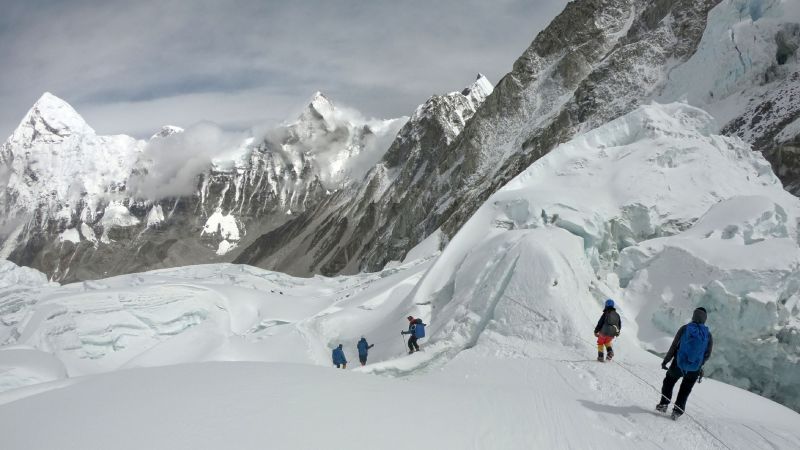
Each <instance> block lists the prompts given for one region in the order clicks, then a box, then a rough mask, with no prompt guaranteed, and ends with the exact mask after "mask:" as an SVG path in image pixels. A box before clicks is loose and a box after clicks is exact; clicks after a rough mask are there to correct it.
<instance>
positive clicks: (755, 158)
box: [415, 103, 800, 409]
mask: <svg viewBox="0 0 800 450" xmlns="http://www.w3.org/2000/svg"><path fill="white" fill-rule="evenodd" d="M714 123H715V122H714V119H713V118H712V117H711V116H710V115H709V114H707V113H705V112H704V111H702V110H700V109H697V108H694V107H692V106H689V105H686V104H682V103H673V104H667V105H657V104H653V105H650V106H645V107H641V108H639V109H637V110H636V111H634V112H632V113H630V114H628V115H626V116H624V117H622V118H620V119H617V120H614V121H612V122H610V123H608V124H606V125H604V126H601V127H599V128H597V129H595V130H593V131H591V132H588V133H586V134H584V135H581V136H579V137H577V138H576V139H574V140H573V141H571V142H569V143H566V144H563V145H561V146H560V147H557V148H556V149H555V150H554V151H553V152H551V153H550V154H548V155H547V156H545V157H543V158H542V159H540V160H539V161H537V162H536V163H534V164H533V165H531V166H530V167H529V168H528V169H527V170H525V171H524V172H523V173H521V174H520V175H519V176H517V177H516V178H515V179H514V180H512V181H511V182H510V183H508V184H507V185H506V186H505V187H503V188H502V189H501V190H500V191H498V192H497V193H496V194H494V195H493V196H492V197H491V198H490V199H489V200H488V201H487V202H486V203H485V204H484V206H483V207H482V208H481V209H479V210H478V212H477V213H476V214H475V216H473V218H472V219H470V221H469V222H467V224H466V225H465V226H464V227H463V228H462V229H461V230H460V231H459V233H458V234H457V235H456V236H455V237H454V239H453V240H452V241H451V242H450V244H449V246H448V247H447V248H446V249H445V250H444V252H443V254H442V256H441V257H440V258H439V259H438V260H437V261H436V262H435V263H434V265H433V267H432V268H431V270H430V271H429V272H428V273H427V274H426V276H425V278H423V280H422V281H421V283H420V285H419V286H418V290H417V292H416V294H415V295H416V297H415V301H416V303H426V302H429V301H430V302H434V304H437V305H439V308H435V309H434V310H433V312H432V316H433V319H434V320H435V321H436V322H438V323H439V324H440V325H439V327H437V329H438V330H439V333H440V334H438V335H436V338H435V340H436V339H438V341H439V347H441V348H442V350H443V353H448V352H452V350H453V346H457V350H460V349H463V348H467V347H469V346H472V345H474V343H475V341H476V339H477V334H478V333H480V332H481V331H482V330H483V329H484V328H488V329H489V330H490V331H494V332H496V333H499V334H501V335H506V336H516V337H532V336H540V335H542V334H544V335H547V336H551V337H552V336H558V339H559V340H561V341H564V342H567V343H570V344H574V345H585V342H582V340H581V339H577V338H576V337H575V336H576V335H580V333H582V332H583V333H587V332H588V331H590V330H591V328H592V325H591V320H592V317H593V316H594V315H595V311H596V309H597V308H598V307H599V301H600V300H601V299H603V298H604V297H605V296H611V297H614V298H618V299H619V303H620V304H621V305H622V310H623V312H624V313H623V314H624V316H625V317H626V318H628V320H630V321H633V322H635V324H636V326H637V327H638V330H637V331H635V332H633V333H632V332H631V331H626V332H625V334H627V335H630V334H634V335H635V337H636V339H635V341H636V342H637V344H634V345H642V346H643V348H645V349H647V350H650V351H652V352H654V353H662V354H663V352H666V349H667V348H668V346H669V339H671V337H672V335H673V334H674V332H675V331H676V330H677V328H678V327H679V326H680V325H682V324H684V323H686V322H687V321H688V320H689V318H690V316H691V312H692V310H693V309H694V308H696V307H698V306H704V307H706V309H708V311H709V323H710V326H711V328H712V331H713V332H714V336H715V353H714V358H712V360H711V361H710V362H709V364H708V367H707V373H708V374H709V375H711V376H713V377H715V378H717V379H720V380H723V381H726V382H729V383H732V384H734V385H738V386H741V387H743V388H746V389H750V390H752V391H754V392H758V393H761V394H763V395H765V396H768V397H770V398H773V399H776V400H778V401H780V402H782V403H784V404H787V405H790V406H792V407H793V408H795V409H800V391H799V390H798V389H800V379H798V378H797V376H796V364H797V361H798V358H799V357H800V345H798V339H799V338H800V334H799V333H800V304H798V298H800V282H799V281H800V247H798V240H799V239H800V236H799V235H798V221H800V201H799V200H798V199H797V198H796V197H794V196H792V195H790V194H789V193H787V192H786V191H784V190H783V188H782V186H781V183H780V181H779V180H778V179H777V178H776V177H775V175H774V174H773V173H772V171H771V169H770V167H769V164H768V163H767V162H766V161H765V160H764V159H763V157H762V156H761V155H760V154H758V153H755V152H752V151H751V150H750V148H749V146H748V145H746V144H745V143H744V142H743V141H741V140H739V139H738V138H728V137H722V136H718V135H715V134H713V130H714ZM554 255H558V256H554ZM521 266H523V267H521ZM524 266H533V267H536V269H535V270H530V269H529V268H527V269H526V268H524ZM579 298H580V299H581V302H582V303H580V304H581V305H583V307H582V308H581V309H576V308H575V304H574V303H568V304H565V299H570V300H571V302H575V301H577V300H576V299H579ZM519 303H522V305H520V304H519ZM525 307H527V308H533V309H535V310H537V311H538V313H540V316H539V315H537V314H532V313H531V312H530V311H527V310H525ZM581 316H582V317H581ZM487 317H488V318H490V319H487ZM531 324H535V325H531ZM453 336H460V339H454V338H453ZM631 343H633V341H631ZM444 350H447V351H444ZM427 355H432V353H429V354H427Z"/></svg>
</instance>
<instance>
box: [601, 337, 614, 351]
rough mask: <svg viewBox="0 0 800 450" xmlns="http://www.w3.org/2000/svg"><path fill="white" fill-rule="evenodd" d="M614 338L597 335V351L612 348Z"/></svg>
mask: <svg viewBox="0 0 800 450" xmlns="http://www.w3.org/2000/svg"><path fill="white" fill-rule="evenodd" d="M613 340H614V336H605V335H602V334H601V335H599V336H597V351H598V352H600V353H603V349H604V348H606V349H609V350H611V341H613Z"/></svg>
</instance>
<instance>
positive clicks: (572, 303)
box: [0, 103, 800, 448]
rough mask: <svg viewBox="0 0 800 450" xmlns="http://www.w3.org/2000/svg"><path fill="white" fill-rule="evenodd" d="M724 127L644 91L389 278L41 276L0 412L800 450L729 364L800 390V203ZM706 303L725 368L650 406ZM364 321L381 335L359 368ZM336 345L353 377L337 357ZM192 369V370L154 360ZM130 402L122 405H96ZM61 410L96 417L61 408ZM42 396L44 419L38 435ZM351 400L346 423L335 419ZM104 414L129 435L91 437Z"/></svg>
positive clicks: (169, 427)
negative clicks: (605, 324) (416, 326)
mask: <svg viewBox="0 0 800 450" xmlns="http://www.w3.org/2000/svg"><path fill="white" fill-rule="evenodd" d="M714 130H715V127H714V125H713V119H712V117H711V116H710V115H708V114H707V113H705V112H704V111H702V110H700V109H697V108H695V107H693V106H690V105H687V104H683V103H672V104H666V105H659V104H653V105H649V106H645V107H641V108H639V109H637V110H635V111H634V112H632V113H630V114H628V115H625V116H623V117H621V118H619V119H617V120H614V121H612V122H610V123H608V124H606V125H604V126H601V127H599V128H597V129H595V130H593V131H590V132H588V133H585V134H583V135H581V136H579V137H577V138H575V139H573V140H572V141H570V142H568V143H565V144H562V145H561V146H559V147H557V148H556V149H555V150H554V151H553V152H551V153H550V154H548V155H547V156H545V157H543V158H541V159H540V160H538V161H537V162H536V163H534V164H533V165H531V166H530V167H529V168H528V169H527V170H525V171H524V172H523V173H521V174H520V175H519V176H517V177H516V178H514V179H513V180H512V181H510V182H509V183H508V184H507V185H506V186H505V187H503V188H502V189H500V190H499V191H498V192H497V193H495V194H494V195H492V196H491V197H490V198H489V200H488V201H487V202H486V203H485V204H484V205H483V206H482V207H481V208H480V209H479V210H478V211H477V212H476V214H475V215H474V216H473V217H472V218H471V219H470V220H469V221H467V223H466V224H465V226H464V227H463V228H462V229H461V230H460V231H459V232H458V233H457V234H456V235H455V236H454V237H453V239H452V240H451V241H450V242H449V243H448V245H447V246H446V247H445V248H444V250H442V251H441V252H439V251H438V247H436V246H429V245H427V244H425V245H421V246H420V247H419V249H418V250H416V251H414V252H412V254H414V255H416V256H418V258H417V259H414V260H409V261H406V262H404V263H403V264H399V265H393V266H392V267H389V268H386V269H384V270H383V271H380V272H376V273H371V274H360V275H355V276H340V277H335V278H325V277H314V278H305V279H304V278H295V277H290V276H287V275H283V274H279V273H275V272H270V271H266V270H261V269H257V268H253V267H250V266H244V265H228V264H225V265H202V266H187V267H182V268H175V269H165V270H159V271H153V272H147V273H142V274H134V275H124V276H119V277H114V278H109V279H104V280H97V281H87V282H83V283H75V284H70V285H65V286H54V285H52V284H49V283H47V282H46V280H44V278H43V277H39V278H37V277H36V276H34V275H32V276H30V277H28V279H30V280H31V281H30V283H29V286H28V287H27V288H25V289H21V290H19V291H17V292H15V294H14V295H15V297H11V296H6V295H4V296H3V297H0V311H1V312H2V314H0V336H2V340H3V343H4V346H3V347H2V348H0V367H3V368H12V369H14V370H5V371H3V372H2V374H0V386H3V388H4V389H8V390H7V391H6V392H4V393H1V394H0V423H5V424H9V425H10V426H12V427H13V430H14V431H13V432H12V433H10V437H11V439H12V440H11V442H14V443H18V442H34V443H35V446H38V448H46V447H47V446H48V445H52V443H53V440H52V439H51V438H49V437H48V436H50V435H55V436H58V435H59V433H60V434H61V435H64V436H69V437H70V439H68V440H66V441H64V442H67V441H68V442H70V444H69V445H72V446H73V447H74V448H80V446H81V445H88V443H93V444H97V443H98V442H100V443H105V444H108V445H114V446H119V447H120V448H136V447H137V446H138V447H142V446H144V447H148V446H149V447H153V446H155V447H169V446H171V445H172V446H174V445H178V444H179V443H185V442H190V443H192V444H193V445H194V446H195V447H197V448H212V447H214V445H220V444H219V443H220V440H219V439H221V438H220V436H229V438H228V439H229V441H228V442H233V443H235V444H236V445H234V446H238V448H258V446H259V445H262V444H263V442H264V440H265V439H271V440H270V442H271V443H273V444H276V445H277V446H282V445H283V446H286V447H291V446H297V445H301V446H303V445H304V446H306V447H309V448H316V447H318V446H320V445H323V437H321V435H320V434H319V433H292V432H290V431H287V430H290V429H291V427H292V426H293V424H296V423H297V421H303V423H305V424H309V426H313V427H315V429H325V430H328V429H333V430H337V431H341V432H343V433H345V434H348V435H358V436H360V438H359V439H356V440H354V441H353V442H350V443H348V446H351V447H356V448H361V447H365V448H366V447H370V448H374V447H376V446H377V447H380V448H402V447H404V446H405V444H406V443H405V442H398V441H396V440H393V439H392V438H391V436H392V430H393V427H394V426H395V425H396V424H395V423H394V422H393V421H392V417H396V415H393V414H392V413H391V412H387V409H389V408H392V407H395V406H396V407H397V408H405V407H406V406H407V405H406V403H405V402H407V399H408V395H412V396H417V397H420V398H422V399H423V400H421V401H422V402H423V403H424V405H425V407H424V408H421V411H420V412H419V414H418V418H419V419H420V420H419V423H418V424H417V425H415V428H414V430H415V433H416V434H417V435H418V436H420V437H421V438H422V439H425V441H426V442H430V443H433V445H436V446H439V447H441V448H463V447H464V446H467V447H469V446H475V447H477V448H498V447H500V448H532V447H537V446H545V445H548V446H562V447H571V448H589V447H593V446H597V445H612V444H613V445H615V446H617V447H621V448H650V447H658V446H664V445H669V446H675V447H676V448H701V447H702V448H725V447H726V446H727V447H729V448H742V447H755V448H760V447H770V448H795V447H797V446H798V445H800V435H798V433H797V430H796V427H795V426H794V425H795V424H796V423H798V417H800V415H798V413H796V412H793V411H790V410H789V409H787V408H784V407H782V406H779V405H777V404H775V403H772V402H769V401H768V400H766V399H763V398H759V397H757V396H755V395H753V394H751V393H747V392H744V391H742V390H740V389H737V388H735V387H732V386H729V385H726V384H723V383H721V382H719V381H724V382H729V383H732V384H735V385H740V386H743V387H746V388H748V389H750V390H753V391H755V392H758V393H762V394H764V395H766V396H769V397H771V398H774V399H776V400H779V401H780V402H782V403H784V404H786V405H789V406H793V407H794V408H796V407H797V406H796V405H797V403H796V402H797V397H796V396H795V395H793V393H795V392H797V380H796V379H795V378H796V377H793V376H792V373H791V368H792V367H793V366H792V365H793V364H795V362H796V358H797V351H798V345H797V341H796V336H797V331H798V330H797V320H798V302H797V298H798V295H797V289H798V285H799V284H800V283H797V281H796V277H797V275H796V274H797V272H798V268H797V265H798V262H800V247H798V217H800V200H797V199H796V198H795V197H793V196H791V195H790V194H788V193H786V192H785V191H784V190H783V189H782V187H781V184H780V182H779V181H778V179H777V178H776V177H775V175H774V174H773V173H772V171H771V169H770V167H769V165H768V163H767V162H766V161H765V160H764V159H763V157H762V156H761V155H759V154H758V153H755V152H752V151H750V149H749V147H748V145H746V144H745V143H744V142H743V141H741V140H740V139H738V138H728V137H722V136H718V135H716V134H714ZM19 270H21V269H17V268H14V267H10V268H9V269H8V270H6V273H10V274H13V273H16V272H18V271H19ZM28 275H30V274H28ZM14 276H17V275H14ZM607 297H611V298H614V299H616V300H617V302H618V304H619V310H620V312H621V314H622V316H623V330H622V335H621V336H620V337H619V339H618V340H617V343H616V344H615V349H616V353H617V357H616V359H615V360H616V361H617V362H618V364H617V363H614V364H602V365H601V364H599V363H597V362H596V361H594V360H593V357H594V353H595V350H594V344H593V336H592V329H593V326H594V323H595V321H596V320H597V317H598V316H599V314H600V311H601V309H602V302H603V300H604V299H605V298H607ZM11 298H15V299H16V300H14V301H13V302H12V301H10V300H8V299H11ZM698 305H703V306H705V307H706V308H707V309H708V310H709V326H710V327H711V330H712V332H713V333H714V336H715V344H716V345H715V351H714V354H713V356H712V358H711V360H710V362H709V364H708V367H707V369H708V370H707V374H708V375H709V376H711V377H712V378H714V379H712V380H708V381H705V382H703V384H702V385H699V386H698V387H697V388H696V389H695V392H694V393H693V394H692V397H691V399H690V405H689V409H688V410H687V411H688V413H689V414H690V415H691V420H692V422H689V423H687V424H681V425H680V430H681V432H676V430H677V429H676V428H674V427H673V426H670V425H667V424H666V423H665V422H664V419H663V418H661V417H657V415H655V413H654V412H652V410H651V408H652V407H653V405H654V404H655V402H656V400H657V399H658V393H657V391H655V388H654V386H657V385H658V384H659V383H660V380H661V377H662V376H663V372H662V371H661V370H660V368H659V361H660V358H659V357H657V356H654V355H653V354H652V353H661V352H664V351H665V350H666V348H667V345H668V341H669V339H670V338H671V336H672V335H673V333H674V332H675V330H676V328H677V327H678V326H679V325H681V324H683V323H685V322H686V321H688V320H689V316H690V314H691V311H692V309H693V308H694V307H696V306H698ZM409 314H411V315H414V316H415V317H421V318H423V319H424V320H425V322H426V323H428V332H429V336H428V337H427V338H426V339H425V340H423V345H422V346H423V351H422V352H418V353H415V354H413V355H406V349H405V342H404V341H403V338H402V337H401V336H400V335H399V333H398V332H399V331H400V330H401V329H403V328H404V326H405V317H406V316H407V315H409ZM361 335H365V336H366V337H367V338H368V339H369V340H370V342H371V343H374V344H375V348H374V349H373V351H372V352H371V353H370V358H369V363H368V364H367V366H365V367H363V368H361V367H359V366H358V365H357V363H355V359H356V358H355V342H356V340H357V339H358V338H359V337H360V336H361ZM339 343H342V344H344V345H345V352H346V355H347V356H348V358H349V359H350V360H351V365H350V366H348V368H352V367H353V366H352V364H353V363H355V365H356V368H355V370H353V371H348V372H345V371H339V372H336V371H334V370H332V369H327V368H325V366H330V350H331V348H333V347H334V346H336V345H337V344H339ZM743 349H744V351H743ZM220 361H225V363H224V364H223V363H221V362H220ZM237 361H238V362H237ZM242 361H251V363H249V364H246V363H243V362H242ZM212 362H217V363H215V364H212ZM178 363H184V364H188V365H183V366H175V367H160V366H167V365H173V364H178ZM119 369H131V370H119ZM81 375H85V376H81ZM370 375H382V376H381V377H375V376H370ZM768 375H771V377H770V376H768ZM775 375H777V376H775ZM223 379H224V380H226V382H220V381H221V380H223ZM179 380H180V381H179ZM715 380H719V381H715ZM26 385H27V386H26ZM121 386H131V388H130V389H131V390H130V392H128V389H122V388H121ZM110 392H122V393H121V394H120V396H113V395H110V394H109V393H110ZM165 392H170V394H169V395H167V394H165ZM162 397H164V398H168V399H172V400H170V401H165V400H164V398H162ZM114 398H118V399H119V401H121V402H123V403H124V404H125V408H123V410H124V411H123V412H121V413H120V415H102V417H97V415H96V414H95V413H93V412H91V411H89V410H88V409H87V408H89V407H88V406H81V405H88V404H89V403H85V402H84V401H83V400H81V399H92V404H95V403H96V404H98V405H101V406H100V407H101V408H102V407H109V408H110V407H112V406H113V404H114V403H113V402H114V400H112V399H114ZM264 399H269V400H268V401H265V400H264ZM201 404H202V406H201ZM395 404H396V405H395ZM76 405H77V406H76ZM152 405H159V406H158V407H157V408H155V409H156V410H157V411H158V412H155V413H153V414H145V413H144V411H149V410H150V409H151V408H152ZM279 405H287V406H286V408H289V409H288V411H289V412H288V413H287V412H286V410H283V409H281V407H279ZM64 408H66V410H76V411H78V410H80V411H81V412H80V413H77V414H73V415H71V416H70V417H69V418H67V419H61V420H56V419H55V418H54V417H53V418H51V417H50V416H51V413H50V412H48V411H62V410H64ZM76 408H77V409H76ZM42 411H45V412H42ZM310 411H314V413H313V414H311V413H310ZM34 412H37V413H36V414H44V415H45V416H47V417H46V418H45V419H46V420H44V421H43V423H44V424H45V425H44V426H45V427H47V428H48V429H49V430H50V431H51V432H52V434H49V433H35V434H28V435H26V432H25V431H24V430H26V429H27V428H26V425H25V421H26V420H27V419H26V418H27V417H31V415H32V414H34ZM53 414H55V413H53ZM341 414H344V415H345V416H347V417H348V418H350V419H353V420H345V421H341V422H339V421H336V422H334V423H335V424H336V425H335V426H333V427H332V428H331V427H330V426H329V425H328V424H329V423H330V420H332V419H331V418H332V417H333V416H337V415H341ZM222 415H225V417H223V416H222ZM81 417H94V421H93V422H92V423H91V424H89V423H88V422H85V421H83V420H82V419H80V418H81ZM51 419H52V420H51ZM370 419H372V420H373V421H374V423H372V422H371V423H372V426H371V427H368V431H366V432H365V434H359V431H363V428H361V426H360V424H361V423H363V421H368V422H369V421H370ZM254 420H256V421H263V422H264V423H269V424H276V426H277V428H275V429H273V428H270V427H269V426H267V427H266V428H264V429H262V427H256V426H252V425H247V424H251V423H254V422H253V421H254ZM695 421H696V422H695ZM130 423H134V424H136V425H134V426H133V427H132V426H131V425H130ZM98 424H99V425H100V427H101V428H102V429H106V430H113V433H112V432H109V433H101V434H96V435H92V436H91V439H90V438H88V437H86V436H85V435H84V434H85V433H80V432H79V431H78V432H76V431H75V430H86V429H88V428H87V427H92V428H96V427H97V426H98ZM189 424H191V425H189ZM323 424H324V425H323ZM40 425H41V424H40ZM701 425H702V426H701ZM138 426H141V427H144V428H146V429H148V430H150V431H151V432H152V434H142V433H136V432H135V431H134V430H133V428H136V427H138ZM197 427H199V428H197ZM191 430H203V431H200V432H192V431H191ZM208 430H216V431H213V432H212V431H208ZM264 430H267V431H264ZM270 430H271V431H270ZM587 430H588V431H587ZM176 433H177V435H178V436H181V437H182V440H176V438H175V436H176ZM226 433H229V434H227V435H226ZM264 433H266V434H264ZM121 436H122V437H124V439H122V440H120V437H121ZM215 443H216V444H215ZM69 445H67V446H66V447H64V448H71V447H69Z"/></svg>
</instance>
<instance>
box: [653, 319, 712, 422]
mask: <svg viewBox="0 0 800 450" xmlns="http://www.w3.org/2000/svg"><path fill="white" fill-rule="evenodd" d="M706 318H708V313H706V309H705V308H697V309H695V310H694V313H692V321H691V322H689V323H687V324H686V325H684V326H682V327H680V329H678V333H676V334H675V339H673V340H672V345H671V346H670V347H669V351H668V352H667V355H666V356H665V357H664V361H663V362H662V363H661V368H662V369H664V370H666V371H667V375H666V376H665V377H664V384H663V385H662V387H661V401H659V402H658V405H657V406H656V409H657V410H658V411H660V412H663V413H665V412H667V407H668V406H669V402H670V401H672V389H673V388H674V387H675V383H677V382H678V380H679V379H680V378H681V377H683V381H682V382H681V388H680V390H679V391H678V398H677V399H676V400H675V406H674V407H673V408H672V418H673V419H677V418H678V417H680V416H681V415H682V414H683V412H684V411H685V410H686V400H687V399H688V398H689V394H690V393H691V392H692V388H693V387H694V384H695V383H696V382H697V380H698V378H702V377H703V364H705V363H706V361H708V357H709V356H711V347H712V346H713V340H712V338H711V331H709V330H708V327H706V325H705V323H706ZM670 361H672V365H670V366H669V368H667V364H669V362H670Z"/></svg>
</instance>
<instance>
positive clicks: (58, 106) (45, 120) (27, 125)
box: [9, 92, 94, 143]
mask: <svg viewBox="0 0 800 450" xmlns="http://www.w3.org/2000/svg"><path fill="white" fill-rule="evenodd" d="M74 134H94V130H93V129H92V128H91V127H90V126H89V125H88V124H87V123H86V121H85V120H83V117H81V115H80V114H78V112H77V111H75V109H74V108H72V106H70V104H69V103H67V102H66V101H64V100H62V99H60V98H58V97H56V96H55V95H53V94H51V93H50V92H45V93H44V94H42V96H41V97H39V100H37V101H36V103H34V104H33V106H32V107H31V109H30V110H29V111H28V113H27V114H25V117H24V118H23V119H22V121H21V122H20V124H19V126H18V127H17V129H16V130H15V131H14V133H13V134H12V135H11V138H10V139H9V140H10V141H17V142H28V143H30V142H33V141H41V142H58V141H61V140H63V139H64V138H67V137H69V136H72V135H74Z"/></svg>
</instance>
